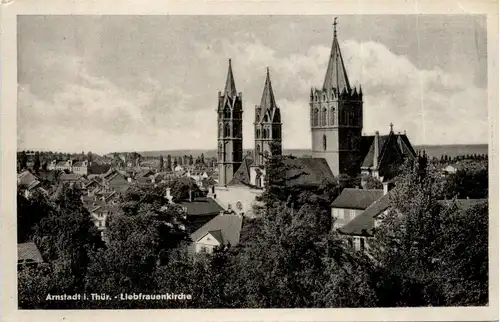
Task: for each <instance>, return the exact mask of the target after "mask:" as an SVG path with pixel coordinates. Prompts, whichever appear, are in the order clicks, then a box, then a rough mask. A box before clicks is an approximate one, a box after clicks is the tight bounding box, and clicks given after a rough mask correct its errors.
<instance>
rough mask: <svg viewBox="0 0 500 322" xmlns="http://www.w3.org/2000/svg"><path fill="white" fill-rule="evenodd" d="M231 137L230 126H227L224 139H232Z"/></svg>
mask: <svg viewBox="0 0 500 322" xmlns="http://www.w3.org/2000/svg"><path fill="white" fill-rule="evenodd" d="M230 136H231V128H230V127H229V124H226V126H225V127H224V137H226V138H227V137H230Z"/></svg>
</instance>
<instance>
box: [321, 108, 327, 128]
mask: <svg viewBox="0 0 500 322" xmlns="http://www.w3.org/2000/svg"><path fill="white" fill-rule="evenodd" d="M326 120H327V118H326V107H325V108H324V109H323V114H322V115H321V125H323V126H325V125H326Z"/></svg>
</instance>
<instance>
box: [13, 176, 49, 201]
mask: <svg viewBox="0 0 500 322" xmlns="http://www.w3.org/2000/svg"><path fill="white" fill-rule="evenodd" d="M17 186H18V188H19V189H20V190H21V192H22V193H23V194H24V196H25V197H26V198H29V197H31V195H32V194H33V193H34V192H35V191H43V189H42V187H41V183H40V180H38V178H37V177H36V176H35V175H34V174H32V173H31V172H29V171H28V170H25V171H23V172H21V173H19V174H18V175H17Z"/></svg>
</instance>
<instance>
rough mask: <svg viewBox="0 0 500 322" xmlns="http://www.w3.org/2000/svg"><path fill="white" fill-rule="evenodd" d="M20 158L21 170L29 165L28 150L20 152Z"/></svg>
mask: <svg viewBox="0 0 500 322" xmlns="http://www.w3.org/2000/svg"><path fill="white" fill-rule="evenodd" d="M18 158H19V161H18V162H19V169H20V170H24V169H26V167H27V163H28V157H27V155H26V152H25V151H21V153H19V154H18Z"/></svg>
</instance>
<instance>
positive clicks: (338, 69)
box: [323, 29, 351, 93]
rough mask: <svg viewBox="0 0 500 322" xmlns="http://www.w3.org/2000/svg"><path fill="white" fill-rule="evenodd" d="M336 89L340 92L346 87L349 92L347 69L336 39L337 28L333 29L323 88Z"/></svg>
mask: <svg viewBox="0 0 500 322" xmlns="http://www.w3.org/2000/svg"><path fill="white" fill-rule="evenodd" d="M331 88H335V89H337V92H342V90H343V89H344V88H346V90H347V92H348V93H350V92H351V86H350V85H349V80H348V78H347V71H346V69H345V66H344V60H343V58H342V53H341V51H340V45H339V42H338V40H337V30H336V29H334V33H333V43H332V49H331V51H330V59H329V61H328V67H327V69H326V75H325V81H324V82H323V89H331Z"/></svg>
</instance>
